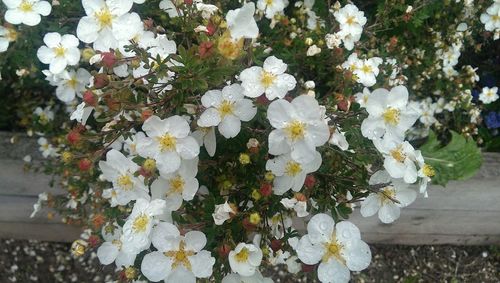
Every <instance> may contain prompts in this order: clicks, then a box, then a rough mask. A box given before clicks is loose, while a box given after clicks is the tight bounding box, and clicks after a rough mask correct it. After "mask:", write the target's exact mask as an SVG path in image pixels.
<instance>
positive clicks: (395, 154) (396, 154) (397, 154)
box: [390, 146, 406, 163]
mask: <svg viewBox="0 0 500 283" xmlns="http://www.w3.org/2000/svg"><path fill="white" fill-rule="evenodd" d="M390 154H391V156H392V158H394V159H395V160H396V161H398V162H401V163H403V162H405V159H406V154H404V153H403V151H402V150H401V146H398V147H397V148H396V149H393V150H391V151H390Z"/></svg>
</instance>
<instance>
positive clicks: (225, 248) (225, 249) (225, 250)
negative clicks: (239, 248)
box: [217, 244, 231, 258]
mask: <svg viewBox="0 0 500 283" xmlns="http://www.w3.org/2000/svg"><path fill="white" fill-rule="evenodd" d="M230 251H231V247H230V246H229V245H227V244H223V245H222V246H220V247H218V248H217V253H219V256H220V257H221V258H226V257H227V256H228V255H229V252H230Z"/></svg>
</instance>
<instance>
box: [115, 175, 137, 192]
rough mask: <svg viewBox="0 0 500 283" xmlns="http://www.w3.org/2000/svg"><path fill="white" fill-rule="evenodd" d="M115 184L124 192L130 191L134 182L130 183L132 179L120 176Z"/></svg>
mask: <svg viewBox="0 0 500 283" xmlns="http://www.w3.org/2000/svg"><path fill="white" fill-rule="evenodd" d="M117 183H118V186H120V188H122V189H123V190H125V191H128V190H130V189H132V187H133V185H134V182H132V179H131V178H130V176H128V175H122V176H120V177H118V180H117Z"/></svg>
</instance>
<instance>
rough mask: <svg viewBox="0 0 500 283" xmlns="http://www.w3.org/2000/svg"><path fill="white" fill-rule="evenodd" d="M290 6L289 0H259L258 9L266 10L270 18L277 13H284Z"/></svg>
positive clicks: (265, 13) (265, 12)
mask: <svg viewBox="0 0 500 283" xmlns="http://www.w3.org/2000/svg"><path fill="white" fill-rule="evenodd" d="M286 6H288V0H258V1H257V9H259V10H261V11H263V12H264V15H265V16H266V18H268V19H273V18H274V16H275V15H279V14H283V10H284V9H285V7H286Z"/></svg>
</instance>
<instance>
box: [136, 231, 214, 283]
mask: <svg viewBox="0 0 500 283" xmlns="http://www.w3.org/2000/svg"><path fill="white" fill-rule="evenodd" d="M151 237H152V243H153V246H154V247H155V248H156V249H157V251H154V252H151V253H148V254H147V255H146V256H144V259H143V260H142V263H141V272H142V274H144V276H146V278H147V279H149V280H151V281H153V282H158V281H161V280H165V282H196V279H197V278H209V277H210V276H211V275H212V269H213V265H214V264H215V258H214V257H212V255H211V254H210V252H209V251H206V250H203V248H204V247H205V245H206V243H207V238H206V236H205V234H203V233H202V232H199V231H189V232H187V233H186V234H185V235H183V236H181V234H180V232H179V229H177V227H176V226H175V225H173V224H170V223H167V222H160V223H159V224H158V225H156V227H155V228H154V229H153V233H152V236H151Z"/></svg>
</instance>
